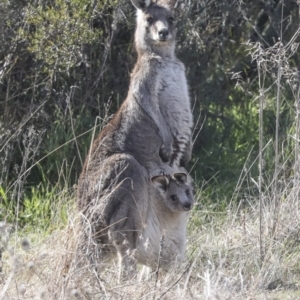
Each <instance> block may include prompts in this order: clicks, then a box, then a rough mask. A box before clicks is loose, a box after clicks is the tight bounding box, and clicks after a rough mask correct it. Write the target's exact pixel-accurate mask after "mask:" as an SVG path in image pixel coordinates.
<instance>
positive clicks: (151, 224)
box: [137, 211, 187, 269]
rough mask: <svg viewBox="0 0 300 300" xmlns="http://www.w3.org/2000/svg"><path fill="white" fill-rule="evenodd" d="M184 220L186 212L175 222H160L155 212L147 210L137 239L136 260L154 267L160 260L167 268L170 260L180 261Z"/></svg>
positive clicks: (183, 244) (182, 254)
mask: <svg viewBox="0 0 300 300" xmlns="http://www.w3.org/2000/svg"><path fill="white" fill-rule="evenodd" d="M162 218H163V216H162ZM186 220H187V217H186V213H182V215H181V216H180V217H179V218H177V220H176V222H174V220H173V221H170V222H168V220H167V219H165V220H164V221H165V222H162V220H160V219H159V217H158V214H157V212H156V213H153V211H149V212H148V214H147V217H146V220H145V224H144V228H143V230H142V232H141V234H140V237H139V239H138V246H137V259H138V262H139V263H141V264H143V265H147V266H149V267H152V268H155V267H156V266H155V264H156V263H157V262H158V261H160V264H161V266H162V267H163V268H166V269H167V268H168V267H169V266H170V264H171V263H172V262H174V261H176V260H178V261H181V260H182V259H183V256H184V252H185V240H186Z"/></svg>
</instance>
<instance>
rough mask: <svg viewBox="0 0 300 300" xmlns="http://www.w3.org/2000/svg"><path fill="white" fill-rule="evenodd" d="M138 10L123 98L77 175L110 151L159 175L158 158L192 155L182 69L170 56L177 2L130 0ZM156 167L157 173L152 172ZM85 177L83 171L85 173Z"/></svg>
mask: <svg viewBox="0 0 300 300" xmlns="http://www.w3.org/2000/svg"><path fill="white" fill-rule="evenodd" d="M131 2H132V3H133V5H134V6H135V7H136V9H137V27H136V32H135V48H136V51H137V54H138V58H137V63H136V65H135V67H134V69H133V72H132V74H131V81H130V87H129V91H128V95H127V98H126V99H125V101H124V102H123V104H122V105H121V107H120V109H119V110H118V111H117V113H116V114H115V115H114V116H113V118H112V119H111V120H110V122H109V123H108V124H107V125H106V126H105V127H104V128H103V130H102V131H101V132H100V134H99V136H98V138H97V139H96V140H95V142H94V144H93V147H92V150H91V151H90V153H89V155H88V157H87V159H86V161H85V164H84V167H83V171H82V174H81V180H80V183H79V188H84V189H89V186H88V185H87V187H81V183H82V182H83V181H88V180H84V178H85V174H86V173H90V174H92V173H93V172H97V169H98V167H99V164H98V163H99V162H100V161H102V160H104V159H105V158H107V157H109V156H111V155H113V154H115V153H127V154H130V155H132V156H133V157H135V158H136V160H137V161H138V162H139V163H140V164H141V165H143V166H144V167H145V168H146V169H147V170H148V172H149V174H150V176H154V175H159V174H160V173H161V172H160V166H161V165H162V164H163V162H168V163H169V164H170V165H175V166H186V165H187V163H188V162H189V160H190V158H191V151H192V142H191V128H192V126H193V118H192V113H191V108H190V99H189V94H188V86H187V80H186V76H185V68H184V65H183V64H182V62H181V61H179V60H178V59H177V58H176V56H175V36H176V29H175V25H176V18H175V12H174V5H175V3H176V1H174V0H169V1H168V0H166V1H157V2H155V1H152V0H131ZM153 170H155V171H157V172H158V174H154V173H153V172H152V171H153ZM87 176H88V175H87Z"/></svg>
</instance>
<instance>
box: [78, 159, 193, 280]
mask: <svg viewBox="0 0 300 300" xmlns="http://www.w3.org/2000/svg"><path fill="white" fill-rule="evenodd" d="M174 171H177V170H174ZM176 174H181V176H185V178H188V179H187V180H185V181H182V180H180V179H179V178H178V177H176ZM148 178H149V177H148V174H147V171H146V169H145V168H144V167H143V166H141V165H140V164H139V163H138V162H137V161H136V160H135V159H134V158H133V157H132V156H130V155H127V154H116V155H113V156H111V157H109V158H107V159H106V160H105V161H104V163H103V164H102V168H101V171H100V170H99V174H98V176H96V177H94V182H93V186H94V189H93V192H92V193H91V194H90V196H89V203H88V205H85V206H84V207H82V213H83V216H84V220H85V224H84V226H83V228H84V229H85V230H84V235H83V241H84V243H82V245H83V248H82V250H83V251H84V252H86V254H87V256H88V257H89V258H90V260H91V261H92V263H93V264H95V265H97V264H98V263H99V264H103V263H104V262H105V261H110V259H112V258H115V257H118V258H119V263H120V279H122V278H123V279H126V278H131V277H132V276H133V275H134V274H135V271H136V263H141V264H144V265H147V266H150V267H152V268H155V267H156V264H157V262H158V254H159V244H160V239H161V237H162V236H164V239H165V241H164V247H163V251H162V252H161V257H160V261H161V266H162V268H165V269H168V268H169V266H170V264H171V262H174V261H176V260H177V261H181V260H182V259H183V256H184V251H185V240H186V223H187V214H188V211H189V210H190V209H191V207H192V205H193V202H194V199H193V192H192V186H191V179H190V177H189V176H188V175H187V174H186V171H185V170H184V169H183V168H181V169H180V170H178V172H175V174H173V175H172V176H171V175H160V176H155V177H153V178H152V182H153V183H151V182H150V181H149V179H148ZM90 179H91V180H92V178H90ZM159 182H161V184H160V183H159ZM175 197H176V198H175Z"/></svg>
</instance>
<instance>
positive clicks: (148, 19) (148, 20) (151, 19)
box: [147, 17, 153, 25]
mask: <svg viewBox="0 0 300 300" xmlns="http://www.w3.org/2000/svg"><path fill="white" fill-rule="evenodd" d="M147 22H148V24H149V25H151V24H152V23H153V18H152V17H148V18H147Z"/></svg>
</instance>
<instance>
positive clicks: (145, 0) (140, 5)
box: [131, 0, 152, 10]
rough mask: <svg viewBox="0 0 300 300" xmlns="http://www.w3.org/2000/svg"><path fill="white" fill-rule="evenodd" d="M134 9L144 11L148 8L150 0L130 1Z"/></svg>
mask: <svg viewBox="0 0 300 300" xmlns="http://www.w3.org/2000/svg"><path fill="white" fill-rule="evenodd" d="M131 2H132V4H133V5H134V6H135V8H136V9H140V10H144V9H146V8H147V7H149V6H150V4H151V3H152V0H131Z"/></svg>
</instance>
